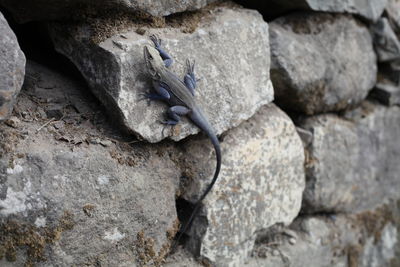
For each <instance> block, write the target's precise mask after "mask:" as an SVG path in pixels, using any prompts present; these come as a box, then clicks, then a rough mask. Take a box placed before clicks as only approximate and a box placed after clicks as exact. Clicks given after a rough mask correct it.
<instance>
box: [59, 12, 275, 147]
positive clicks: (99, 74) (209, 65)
mask: <svg viewBox="0 0 400 267" xmlns="http://www.w3.org/2000/svg"><path fill="white" fill-rule="evenodd" d="M221 25H223V27H221ZM65 31H68V29H66V28H64V27H62V26H54V27H53V33H52V36H53V40H54V44H55V47H56V49H57V50H58V51H59V52H61V53H63V54H64V55H66V56H67V57H68V58H70V59H71V60H72V61H73V62H74V63H75V65H76V66H77V67H78V69H79V70H80V71H81V72H82V74H83V75H84V77H85V78H86V79H87V81H88V83H89V85H90V87H91V89H92V90H93V92H94V93H95V95H96V96H98V98H99V99H100V100H101V101H103V103H104V104H105V106H106V107H107V108H109V110H110V113H113V115H117V116H119V117H120V118H121V120H122V122H123V124H124V125H125V126H126V127H127V128H129V129H130V130H131V131H133V132H135V133H136V134H137V135H138V136H140V137H142V138H144V139H146V140H147V141H149V142H158V141H160V140H162V139H163V138H166V137H167V136H168V135H171V134H172V133H174V136H172V138H173V139H175V140H179V139H182V138H184V137H186V136H188V135H189V134H194V133H197V132H198V131H199V129H198V128H197V127H195V126H193V124H191V123H187V122H186V123H185V122H183V124H182V125H181V127H180V128H179V129H178V130H177V129H175V131H169V130H165V129H164V128H165V127H164V125H162V124H160V122H159V120H160V119H162V118H163V116H164V115H163V113H164V112H165V111H166V106H165V105H163V104H160V103H154V104H152V105H151V106H150V107H149V106H148V105H147V104H146V101H139V100H140V99H141V98H143V97H142V96H141V95H140V94H141V93H144V92H147V91H149V90H150V89H151V87H152V85H151V81H150V80H149V77H148V75H147V73H146V71H145V64H144V61H143V46H144V45H145V44H150V41H149V38H148V35H150V33H156V34H158V35H159V36H160V37H161V38H162V39H163V45H164V47H166V50H167V51H168V52H170V54H171V55H172V57H173V58H174V59H175V64H174V66H173V67H172V70H173V72H175V73H177V74H178V75H179V76H181V75H182V77H183V72H184V65H185V64H184V62H185V60H186V58H193V59H195V60H196V70H195V71H196V73H197V77H199V78H200V81H199V82H198V87H199V88H198V89H197V95H196V98H197V100H198V102H199V103H200V104H199V105H200V106H201V107H203V110H204V112H205V113H206V115H208V117H209V120H210V122H211V124H212V125H213V126H214V127H215V129H216V132H217V133H218V134H219V133H222V132H223V131H225V130H227V129H229V128H231V127H234V126H236V125H238V124H239V123H240V122H242V121H243V120H246V119H248V118H249V117H251V116H252V115H253V114H254V113H255V111H256V110H257V109H258V108H259V107H260V106H262V105H264V104H266V103H269V102H270V101H272V99H273V89H272V84H271V82H270V80H269V45H268V43H269V42H268V25H267V24H266V23H265V22H264V21H263V20H262V17H261V16H260V15H259V14H258V13H257V12H256V11H250V10H245V9H235V10H234V9H229V8H216V9H215V10H213V12H212V13H210V15H208V16H205V17H204V18H203V20H202V22H200V24H199V26H198V27H197V29H196V30H195V31H194V32H193V33H190V34H188V33H183V32H181V31H180V29H177V28H166V29H162V30H154V29H152V30H149V31H148V34H146V35H145V36H143V35H139V34H137V33H136V32H135V31H133V30H132V31H129V30H128V31H127V32H125V33H124V34H123V37H122V36H121V35H114V36H113V37H111V38H108V39H106V40H105V41H103V42H101V43H99V44H89V43H88V42H87V38H89V37H90V36H88V35H87V29H86V28H85V27H84V26H82V27H79V29H78V31H77V32H75V33H70V35H68V37H67V36H66V35H65V34H64V32H65ZM249 40H252V42H249ZM254 43H257V46H255V45H254Z"/></svg>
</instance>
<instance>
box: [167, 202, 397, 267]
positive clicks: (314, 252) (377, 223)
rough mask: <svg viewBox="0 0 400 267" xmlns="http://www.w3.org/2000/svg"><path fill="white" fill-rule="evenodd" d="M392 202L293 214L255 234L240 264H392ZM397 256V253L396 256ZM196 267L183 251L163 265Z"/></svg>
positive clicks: (295, 266)
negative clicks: (354, 210)
mask: <svg viewBox="0 0 400 267" xmlns="http://www.w3.org/2000/svg"><path fill="white" fill-rule="evenodd" d="M399 230H400V210H399V206H398V204H397V205H396V204H392V203H391V204H390V205H389V206H384V207H380V208H378V209H376V210H373V211H368V212H364V213H360V214H355V215H332V216H319V215H315V216H299V217H298V218H297V219H296V220H295V221H294V222H293V223H292V224H291V225H290V226H289V227H282V226H281V225H274V226H272V227H270V228H268V229H267V230H266V231H263V232H260V233H259V235H258V238H257V242H256V245H255V247H254V249H253V251H252V257H250V258H249V259H248V260H247V261H246V263H244V264H241V265H238V266H244V267H260V266H267V267H286V266H291V267H303V266H312V267H314V266H318V267H325V266H326V267H328V266H343V267H345V266H360V267H364V266H365V267H381V266H398V263H399V259H396V253H399V250H400V249H399V246H398V245H399ZM397 255H398V254H397ZM187 266H190V267H202V266H203V265H202V264H201V263H200V262H197V261H195V259H193V257H192V256H191V255H189V254H188V253H187V252H186V251H184V250H179V251H178V252H177V253H175V254H174V255H173V256H172V257H170V258H168V259H167V262H166V264H165V267H187Z"/></svg>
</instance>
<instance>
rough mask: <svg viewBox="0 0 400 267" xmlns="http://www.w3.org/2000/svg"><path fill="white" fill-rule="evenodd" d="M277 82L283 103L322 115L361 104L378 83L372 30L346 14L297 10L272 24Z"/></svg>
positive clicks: (273, 74) (273, 72)
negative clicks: (308, 12) (297, 11)
mask: <svg viewBox="0 0 400 267" xmlns="http://www.w3.org/2000/svg"><path fill="white" fill-rule="evenodd" d="M270 42H271V80H272V81H273V84H274V88H275V94H276V96H275V97H276V101H277V103H279V104H280V105H282V106H283V107H285V108H287V109H290V110H295V111H300V112H304V113H306V114H316V113H321V112H328V111H337V110H341V109H345V108H348V107H351V106H354V105H356V104H358V103H359V102H361V101H362V100H363V99H364V98H365V97H366V95H367V93H368V91H369V90H370V89H372V87H373V86H374V84H375V81H376V72H377V66H376V56H375V53H374V50H373V47H372V40H371V36H370V33H369V31H368V29H367V28H366V27H365V26H363V25H361V24H360V23H359V22H357V21H356V20H355V19H354V18H352V17H350V16H345V15H330V14H323V13H317V14H304V13H297V14H293V15H288V16H285V17H282V18H279V19H277V20H275V21H273V22H272V23H270Z"/></svg>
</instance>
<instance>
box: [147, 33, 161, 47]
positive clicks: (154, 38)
mask: <svg viewBox="0 0 400 267" xmlns="http://www.w3.org/2000/svg"><path fill="white" fill-rule="evenodd" d="M150 40H151V41H152V42H153V44H154V46H155V47H156V48H160V47H161V39H160V38H159V37H158V36H157V35H156V34H152V35H150Z"/></svg>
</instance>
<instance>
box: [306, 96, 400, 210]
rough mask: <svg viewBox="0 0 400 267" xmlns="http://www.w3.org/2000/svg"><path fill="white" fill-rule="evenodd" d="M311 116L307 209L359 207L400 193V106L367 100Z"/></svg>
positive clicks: (394, 196)
mask: <svg viewBox="0 0 400 267" xmlns="http://www.w3.org/2000/svg"><path fill="white" fill-rule="evenodd" d="M344 116H345V117H344V118H340V117H337V116H335V115H320V116H315V117H310V118H309V119H306V120H305V121H304V122H303V123H301V124H302V127H303V128H305V129H307V130H310V131H311V132H312V133H313V141H312V144H311V145H310V147H309V148H308V153H309V155H308V159H307V163H306V166H307V171H306V173H307V184H306V190H305V192H304V200H303V201H304V204H305V210H304V211H305V212H312V211H323V212H340V211H345V212H354V211H360V210H366V209H371V208H373V207H375V206H377V205H381V204H382V203H384V202H386V201H388V199H399V198H400V192H399V190H398V188H399V187H400V180H399V179H398V175H399V173H400V165H399V151H400V143H399V142H397V141H395V140H397V139H398V136H399V135H400V107H398V106H392V107H390V108H386V107H384V106H381V105H378V104H374V103H371V102H364V103H363V105H362V106H361V107H360V108H357V109H355V110H354V111H349V112H347V113H345V114H344Z"/></svg>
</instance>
